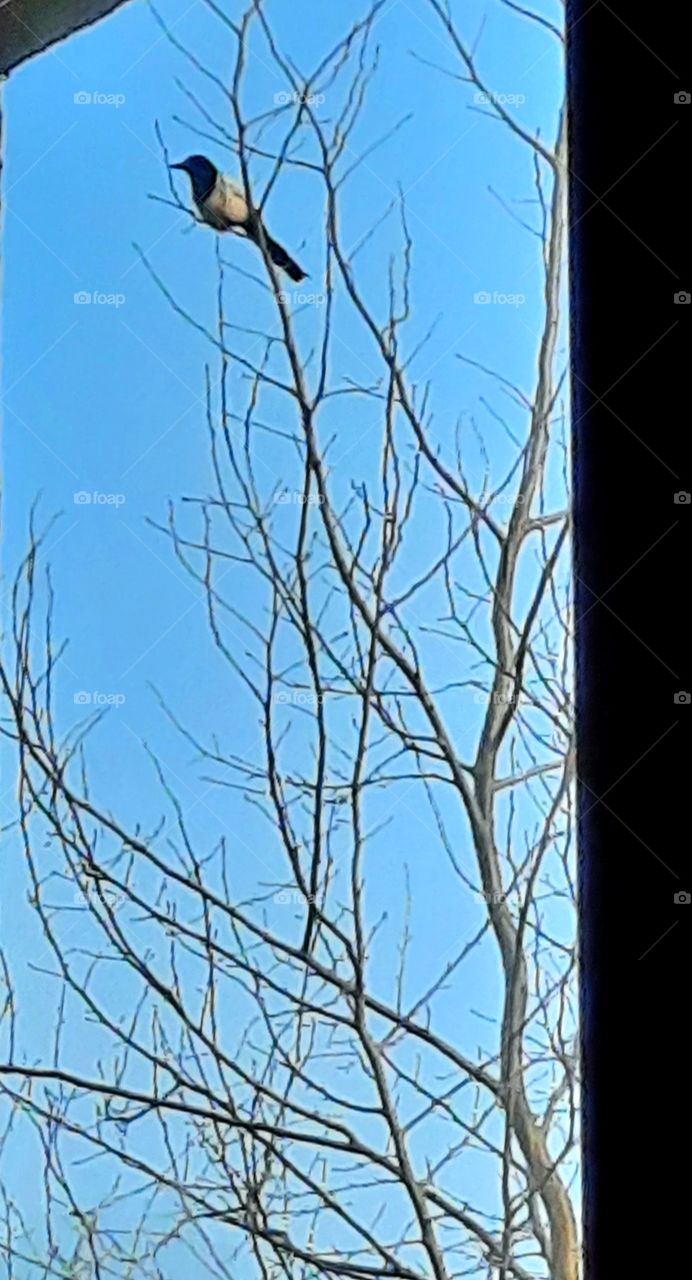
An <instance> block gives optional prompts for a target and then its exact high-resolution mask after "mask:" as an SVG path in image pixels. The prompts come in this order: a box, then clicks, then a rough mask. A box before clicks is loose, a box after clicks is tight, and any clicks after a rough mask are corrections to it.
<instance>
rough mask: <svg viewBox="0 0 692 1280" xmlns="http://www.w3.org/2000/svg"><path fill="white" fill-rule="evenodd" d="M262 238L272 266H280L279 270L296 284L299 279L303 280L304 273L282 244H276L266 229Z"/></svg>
mask: <svg viewBox="0 0 692 1280" xmlns="http://www.w3.org/2000/svg"><path fill="white" fill-rule="evenodd" d="M264 239H265V243H266V246H267V252H268V253H269V257H270V258H271V260H272V262H273V263H274V266H275V267H281V270H282V271H285V272H286V275H287V276H290V278H291V280H295V282H296V284H299V283H300V281H301V280H304V279H305V274H306V273H305V272H304V271H303V269H302V267H299V266H298V263H297V262H296V260H295V258H292V257H291V255H290V253H287V252H286V250H285V249H284V247H283V245H280V244H277V242H276V240H272V238H271V236H270V235H269V233H268V232H267V231H265V233H264Z"/></svg>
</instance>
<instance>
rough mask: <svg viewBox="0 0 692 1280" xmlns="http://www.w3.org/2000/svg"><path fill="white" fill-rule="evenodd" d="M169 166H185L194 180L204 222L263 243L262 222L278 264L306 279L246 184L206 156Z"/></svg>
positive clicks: (296, 277)
mask: <svg viewBox="0 0 692 1280" xmlns="http://www.w3.org/2000/svg"><path fill="white" fill-rule="evenodd" d="M169 167H170V168H171V169H182V170H183V171H184V172H185V173H186V174H187V175H188V177H189V179H190V182H191V184H192V198H193V200H194V202H195V205H196V206H197V209H198V211H199V214H200V217H201V218H202V221H203V222H206V223H208V225H209V226H210V227H213V228H214V230H215V231H233V232H235V234H236V235H241V236H247V238H248V239H249V240H252V241H253V243H254V244H257V245H259V243H260V237H259V228H260V226H261V227H262V230H263V231H264V241H265V244H266V246H267V253H268V254H269V257H270V258H271V260H272V262H273V263H274V266H275V267H281V269H282V271H285V272H286V274H287V275H288V276H290V277H291V280H295V281H296V283H298V282H299V281H300V280H304V279H305V272H304V271H303V269H302V268H301V267H299V266H298V263H297V262H296V261H295V259H294V258H292V257H291V255H290V253H287V252H286V250H285V249H284V248H283V247H282V246H281V245H280V244H277V242H276V240H273V239H272V237H271V236H270V235H269V232H268V231H267V229H266V227H264V225H263V224H262V223H260V218H259V214H258V213H256V212H253V211H252V210H250V209H249V208H248V203H247V200H246V199H245V195H244V193H243V190H242V188H241V187H239V186H238V185H237V184H236V183H235V182H232V181H231V179H230V178H227V177H225V176H224V174H222V173H219V170H218V169H217V168H216V165H214V164H212V162H211V160H207V158H206V156H188V157H187V160H181V161H180V163H179V164H172V165H170V166H169Z"/></svg>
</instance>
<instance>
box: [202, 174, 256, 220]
mask: <svg viewBox="0 0 692 1280" xmlns="http://www.w3.org/2000/svg"><path fill="white" fill-rule="evenodd" d="M202 216H203V217H204V218H205V220H206V221H207V222H210V223H211V224H212V226H214V227H216V228H217V229H218V230H219V231H229V230H230V229H231V228H234V229H237V230H240V229H241V227H243V225H244V224H245V223H246V222H247V217H248V207H247V201H246V200H245V196H244V195H243V193H242V191H241V189H240V187H238V186H236V184H235V183H234V182H231V180H230V178H224V177H223V176H222V174H219V176H218V178H217V179H216V184H215V186H214V189H213V191H211V192H210V193H209V195H208V196H207V197H206V199H205V200H204V204H203V209H202Z"/></svg>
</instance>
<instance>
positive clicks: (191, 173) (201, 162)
mask: <svg viewBox="0 0 692 1280" xmlns="http://www.w3.org/2000/svg"><path fill="white" fill-rule="evenodd" d="M168 167H169V169H182V170H183V172H184V173H186V174H187V175H188V177H189V179H190V182H191V183H192V191H193V194H194V196H195V199H196V200H203V199H204V197H205V196H208V195H209V192H210V191H211V189H212V187H213V186H214V183H215V182H216V179H217V178H218V176H219V171H218V169H217V168H216V165H214V164H212V162H211V160H207V157H206V156H188V157H187V159H186V160H181V161H179V163H178V164H171V165H169V166H168Z"/></svg>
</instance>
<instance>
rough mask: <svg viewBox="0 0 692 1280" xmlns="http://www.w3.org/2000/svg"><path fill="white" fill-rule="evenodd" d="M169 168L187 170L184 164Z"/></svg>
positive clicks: (173, 165)
mask: <svg viewBox="0 0 692 1280" xmlns="http://www.w3.org/2000/svg"><path fill="white" fill-rule="evenodd" d="M168 168H169V169H184V168H185V165H184V164H169V166H168Z"/></svg>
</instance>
